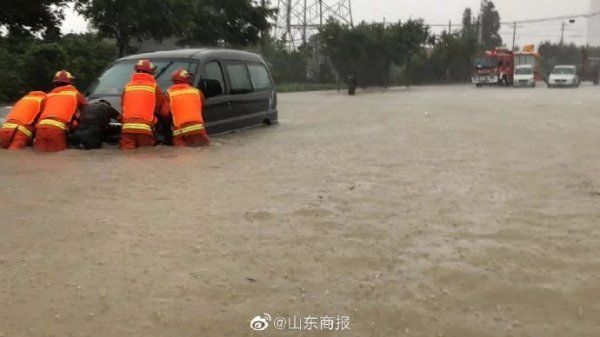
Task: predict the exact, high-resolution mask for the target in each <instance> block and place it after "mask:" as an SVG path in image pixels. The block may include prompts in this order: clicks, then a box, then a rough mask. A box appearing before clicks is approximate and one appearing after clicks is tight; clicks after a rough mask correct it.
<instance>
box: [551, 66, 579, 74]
mask: <svg viewBox="0 0 600 337" xmlns="http://www.w3.org/2000/svg"><path fill="white" fill-rule="evenodd" d="M552 73H553V74H556V75H573V74H575V68H571V67H556V68H554V71H553V72H552Z"/></svg>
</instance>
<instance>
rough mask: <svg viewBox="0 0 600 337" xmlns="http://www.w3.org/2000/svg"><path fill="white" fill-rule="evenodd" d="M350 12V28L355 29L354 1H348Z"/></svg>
mask: <svg viewBox="0 0 600 337" xmlns="http://www.w3.org/2000/svg"><path fill="white" fill-rule="evenodd" d="M348 11H349V12H350V27H354V18H353V17H352V1H350V0H348Z"/></svg>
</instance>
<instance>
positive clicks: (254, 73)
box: [248, 64, 273, 91]
mask: <svg viewBox="0 0 600 337" xmlns="http://www.w3.org/2000/svg"><path fill="white" fill-rule="evenodd" d="M248 71H249V72H250V79H252V84H253V85H254V90H255V91H261V90H269V89H272V88H273V82H272V81H271V76H270V75H269V71H268V70H267V68H266V67H265V66H264V65H262V64H249V65H248Z"/></svg>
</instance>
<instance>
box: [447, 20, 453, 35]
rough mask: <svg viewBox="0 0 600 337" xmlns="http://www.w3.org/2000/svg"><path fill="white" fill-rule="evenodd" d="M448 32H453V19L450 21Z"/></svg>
mask: <svg viewBox="0 0 600 337" xmlns="http://www.w3.org/2000/svg"><path fill="white" fill-rule="evenodd" d="M448 34H449V35H450V34H452V20H450V21H448Z"/></svg>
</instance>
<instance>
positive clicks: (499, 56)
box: [471, 49, 514, 87]
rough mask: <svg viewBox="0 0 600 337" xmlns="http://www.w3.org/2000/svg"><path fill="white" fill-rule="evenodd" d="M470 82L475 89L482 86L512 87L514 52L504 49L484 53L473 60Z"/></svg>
mask: <svg viewBox="0 0 600 337" xmlns="http://www.w3.org/2000/svg"><path fill="white" fill-rule="evenodd" d="M473 68H474V69H473V76H472V77H471V80H472V82H473V84H475V85H477V87H481V86H483V85H506V86H509V85H512V84H513V79H514V52H512V51H508V50H504V49H494V50H491V51H486V52H485V53H482V54H480V55H479V56H478V57H476V58H475V62H474V67H473Z"/></svg>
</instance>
